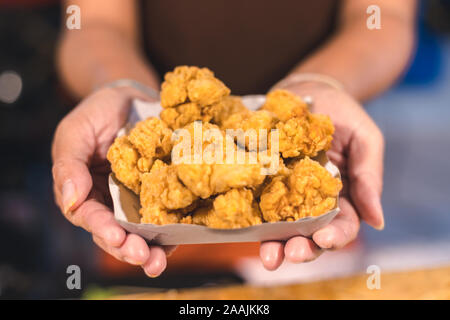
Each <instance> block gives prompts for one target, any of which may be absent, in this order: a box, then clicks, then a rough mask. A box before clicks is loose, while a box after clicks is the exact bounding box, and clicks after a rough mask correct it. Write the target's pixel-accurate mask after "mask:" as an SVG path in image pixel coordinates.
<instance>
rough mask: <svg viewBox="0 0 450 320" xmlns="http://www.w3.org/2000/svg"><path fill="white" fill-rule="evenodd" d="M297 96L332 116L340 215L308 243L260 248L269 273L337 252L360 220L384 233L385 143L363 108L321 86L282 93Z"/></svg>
mask: <svg viewBox="0 0 450 320" xmlns="http://www.w3.org/2000/svg"><path fill="white" fill-rule="evenodd" d="M285 89H287V90H290V91H291V92H293V93H295V94H297V95H299V96H302V97H304V96H307V95H309V96H312V97H313V99H314V104H313V107H312V111H313V112H315V113H322V114H327V115H329V116H330V118H331V120H332V121H333V124H334V126H335V128H336V132H335V134H334V139H333V146H332V148H331V150H330V151H328V153H327V154H328V157H329V158H330V160H331V161H332V162H333V163H334V164H335V165H337V166H338V168H339V170H340V172H341V175H342V182H343V190H342V191H341V194H340V201H339V207H340V209H341V212H340V213H339V214H338V215H337V216H336V217H335V218H334V219H333V221H332V222H331V223H330V224H329V225H327V226H326V227H324V228H322V229H320V230H318V231H317V232H315V233H314V234H313V236H312V239H308V238H305V237H300V236H299V237H293V238H291V239H289V240H288V241H286V242H277V241H269V242H265V243H262V244H261V248H260V257H261V260H262V262H263V265H264V267H265V268H266V269H268V270H275V269H277V268H278V267H279V266H280V265H281V263H282V262H283V260H284V259H286V260H287V261H290V262H294V263H301V262H307V261H311V260H314V259H315V258H317V257H318V256H319V255H320V254H321V253H322V252H323V250H325V249H339V248H342V247H344V246H345V245H346V244H348V243H349V242H351V241H352V240H354V239H355V238H356V236H357V234H358V231H359V224H360V219H361V220H364V221H365V222H366V223H367V224H369V225H370V226H372V227H374V228H375V229H379V230H381V229H383V228H384V219H383V210H382V207H381V192H382V184H383V182H382V179H383V151H384V140H383V135H382V133H381V131H380V130H379V129H378V127H377V126H376V124H375V123H374V122H373V121H372V119H371V118H370V117H369V115H368V114H367V113H366V112H365V111H364V109H363V108H362V106H361V105H360V104H359V103H358V102H357V101H355V100H354V99H353V98H352V97H350V96H349V95H348V94H346V93H345V92H344V91H340V90H336V89H334V88H332V87H330V86H327V85H324V84H320V83H312V82H311V83H303V84H301V85H298V84H297V86H291V87H287V88H285Z"/></svg>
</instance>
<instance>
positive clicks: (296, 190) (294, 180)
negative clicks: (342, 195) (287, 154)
mask: <svg viewBox="0 0 450 320" xmlns="http://www.w3.org/2000/svg"><path fill="white" fill-rule="evenodd" d="M291 167H292V168H291V169H290V173H289V174H287V175H286V174H283V175H279V176H276V177H274V178H273V179H272V181H271V182H270V183H269V184H268V185H267V186H266V187H265V188H264V190H263V192H262V194H261V200H260V204H259V207H260V209H261V212H262V214H263V217H264V220H265V221H268V222H276V221H295V220H298V219H300V218H304V217H309V216H313V217H316V216H320V215H321V214H323V213H325V212H327V211H329V210H331V209H333V208H335V206H336V201H337V196H338V194H339V191H340V190H341V189H342V183H341V180H339V179H338V178H334V177H333V176H332V175H331V174H330V173H329V172H328V171H327V170H326V169H325V168H324V167H322V166H321V165H320V164H319V163H318V162H317V161H314V160H311V159H310V158H308V157H306V158H304V159H302V160H299V161H297V162H295V163H293V164H292V165H291Z"/></svg>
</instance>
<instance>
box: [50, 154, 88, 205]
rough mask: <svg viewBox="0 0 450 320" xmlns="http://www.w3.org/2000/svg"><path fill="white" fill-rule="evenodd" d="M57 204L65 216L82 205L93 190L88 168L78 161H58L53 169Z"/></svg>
mask: <svg viewBox="0 0 450 320" xmlns="http://www.w3.org/2000/svg"><path fill="white" fill-rule="evenodd" d="M52 173H53V179H54V184H55V185H54V189H55V197H56V202H57V204H58V205H59V207H60V208H61V210H62V211H63V213H64V214H67V213H69V212H70V211H73V210H74V209H76V208H77V207H78V206H79V205H80V204H82V203H83V202H84V201H85V200H86V198H87V196H88V194H89V192H90V191H91V188H92V178H91V175H90V172H89V169H88V167H87V166H86V164H85V163H83V162H82V161H80V160H78V159H57V160H56V161H55V163H54V165H53V168H52Z"/></svg>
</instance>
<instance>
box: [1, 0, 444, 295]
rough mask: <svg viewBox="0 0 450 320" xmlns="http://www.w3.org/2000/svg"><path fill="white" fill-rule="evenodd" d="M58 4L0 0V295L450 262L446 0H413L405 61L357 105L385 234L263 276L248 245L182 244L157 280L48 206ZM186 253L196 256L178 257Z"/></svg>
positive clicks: (104, 291)
mask: <svg viewBox="0 0 450 320" xmlns="http://www.w3.org/2000/svg"><path fill="white" fill-rule="evenodd" d="M62 12H63V11H62V9H61V7H60V4H59V1H54V0H20V1H18V0H9V1H7V0H0V143H1V149H0V150H1V158H0V177H1V179H0V298H4V299H5V298H79V297H85V298H94V297H106V296H108V295H111V294H115V293H124V292H137V291H139V290H140V289H139V288H147V291H148V288H184V287H197V286H214V285H219V284H230V283H243V282H247V283H252V284H263V285H267V284H280V283H291V282H305V281H313V280H318V279H324V278H332V277H339V276H345V275H348V274H353V273H361V272H365V270H366V268H367V267H368V266H369V265H371V264H376V265H378V266H380V267H381V269H382V270H405V269H414V268H422V267H430V266H438V265H444V264H448V263H449V262H450V232H449V230H450V162H449V159H450V125H449V121H450V1H446V0H429V1H422V2H421V6H420V12H419V17H418V23H417V33H418V43H417V50H416V53H415V55H414V59H413V62H412V64H411V66H410V68H409V70H408V71H407V72H406V74H405V76H404V78H403V79H401V81H399V83H398V84H397V85H396V86H395V87H394V88H392V89H391V90H390V91H388V92H386V93H385V94H384V95H383V96H380V97H378V98H377V99H375V100H373V101H371V102H370V103H368V104H367V105H366V107H367V110H368V112H369V113H370V114H371V115H372V116H373V118H374V119H375V121H376V122H377V124H378V125H379V126H380V128H381V129H382V131H383V132H384V134H385V139H386V157H385V188H384V196H383V204H384V210H385V216H386V228H385V230H384V231H383V232H376V231H373V230H370V229H369V228H367V227H366V226H363V228H362V232H361V236H360V238H359V239H358V240H357V241H355V242H354V243H352V244H351V245H350V246H349V247H348V248H346V249H344V250H343V251H339V252H330V253H325V254H324V255H323V256H322V257H320V258H319V259H318V260H316V261H314V262H312V263H308V264H302V265H293V264H287V263H285V264H284V265H283V266H282V267H281V268H280V269H279V270H277V271H276V272H272V273H269V272H267V271H265V270H263V268H262V266H261V265H260V262H259V261H258V260H257V259H256V258H255V255H256V254H257V252H258V247H257V246H255V245H248V244H239V245H236V244H235V245H229V246H222V247H221V248H222V249H221V251H220V253H219V254H217V250H215V248H216V247H215V246H214V245H206V246H202V247H201V248H199V247H198V246H185V247H183V248H181V249H180V250H178V253H176V254H175V255H174V256H173V257H171V258H170V259H169V269H168V271H167V272H166V273H165V274H164V275H163V276H162V277H160V278H158V279H149V278H147V277H145V276H144V274H143V272H141V269H140V268H134V267H129V266H126V265H124V264H121V263H119V262H115V261H114V260H113V259H112V258H109V257H108V256H106V255H105V254H103V253H102V252H101V251H100V250H99V249H97V248H96V247H95V245H94V244H93V243H92V241H91V238H90V236H89V234H88V233H86V232H84V231H82V230H81V229H78V228H75V227H73V226H72V225H70V224H69V223H68V222H67V221H65V219H64V218H63V216H62V215H61V214H60V212H59V211H58V209H57V208H56V206H55V204H54V200H53V195H52V177H51V159H50V143H51V139H52V135H53V132H54V129H55V127H56V125H57V123H58V121H59V120H60V119H61V118H62V117H63V116H64V115H65V114H66V113H67V112H69V111H70V109H71V108H72V107H73V106H74V101H71V100H70V99H69V98H68V96H67V95H66V94H65V93H64V90H63V89H62V88H61V86H60V84H59V82H58V79H57V75H56V72H55V66H54V53H55V45H56V42H57V40H58V32H59V31H58V29H59V26H60V22H61V21H60V20H61V14H62ZM80 50H81V48H80ZM236 251H238V253H239V254H238V255H236V254H235V253H236ZM193 254H195V255H196V257H198V258H196V259H195V260H193V259H191V260H189V259H185V257H186V256H192V255H193ZM213 255H215V257H214V259H211V256H213ZM73 264H75V265H78V266H80V268H81V270H82V289H81V290H68V289H67V287H66V278H67V274H66V269H67V267H68V266H69V265H73ZM155 290H157V289H155Z"/></svg>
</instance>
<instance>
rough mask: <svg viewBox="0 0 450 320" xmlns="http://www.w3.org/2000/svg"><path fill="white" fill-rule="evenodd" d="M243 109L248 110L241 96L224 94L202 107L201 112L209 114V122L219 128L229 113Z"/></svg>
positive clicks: (242, 110)
mask: <svg viewBox="0 0 450 320" xmlns="http://www.w3.org/2000/svg"><path fill="white" fill-rule="evenodd" d="M244 111H248V109H247V108H246V107H245V106H244V104H243V103H242V100H241V98H240V97H237V96H226V97H224V98H223V99H222V100H220V101H219V102H218V103H216V104H213V105H211V106H206V107H204V108H203V109H202V112H203V114H205V115H207V116H209V117H210V118H211V122H213V123H214V124H217V125H218V126H219V127H221V128H222V127H223V123H224V121H225V120H226V119H228V118H229V117H230V116H231V115H233V114H235V113H240V112H244Z"/></svg>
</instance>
